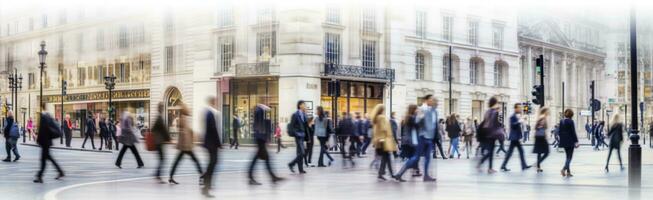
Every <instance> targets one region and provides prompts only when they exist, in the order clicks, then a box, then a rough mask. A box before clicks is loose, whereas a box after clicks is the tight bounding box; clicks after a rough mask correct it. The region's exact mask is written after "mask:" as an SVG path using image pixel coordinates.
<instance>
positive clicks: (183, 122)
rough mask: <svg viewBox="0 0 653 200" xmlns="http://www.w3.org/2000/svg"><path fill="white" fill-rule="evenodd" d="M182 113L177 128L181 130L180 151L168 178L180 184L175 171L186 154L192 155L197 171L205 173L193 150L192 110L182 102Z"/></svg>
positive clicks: (178, 142)
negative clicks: (190, 123) (175, 177)
mask: <svg viewBox="0 0 653 200" xmlns="http://www.w3.org/2000/svg"><path fill="white" fill-rule="evenodd" d="M180 114H181V116H180V118H179V123H177V126H178V128H177V130H179V135H178V136H177V150H179V152H178V153H177V158H176V159H175V162H174V164H172V169H170V178H169V179H168V183H171V184H179V183H178V182H177V181H175V179H174V176H175V171H177V166H178V165H179V162H180V161H181V159H182V158H183V157H184V155H188V156H190V158H191V159H192V160H193V162H194V163H195V167H196V168H197V172H198V173H199V174H200V176H202V175H203V173H202V166H201V165H200V162H199V161H198V160H197V157H196V156H195V153H194V152H193V148H194V147H195V137H194V134H193V129H191V127H190V125H189V122H188V121H190V118H189V116H190V110H188V107H186V105H185V104H181V111H180ZM200 179H201V178H200ZM201 182H202V181H201V180H200V183H201Z"/></svg>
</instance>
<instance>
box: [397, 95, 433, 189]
mask: <svg viewBox="0 0 653 200" xmlns="http://www.w3.org/2000/svg"><path fill="white" fill-rule="evenodd" d="M418 112H419V110H418V109H417V105H415V104H410V105H408V111H407V112H406V115H404V119H403V120H402V121H401V132H402V136H401V143H402V145H401V154H402V155H403V156H406V157H409V159H408V160H406V162H405V163H404V165H403V166H402V167H401V169H400V170H399V171H398V172H397V174H395V175H394V179H395V180H397V181H399V182H404V181H405V180H404V179H402V178H401V177H402V176H403V175H404V173H405V172H406V170H408V169H417V170H418V171H419V168H418V166H419V157H420V156H421V154H420V153H421V151H420V150H421V149H419V148H418V146H419V142H420V140H419V139H418V137H419V134H418V132H419V124H418V122H417V114H418ZM426 157H427V159H428V155H427V156H426Z"/></svg>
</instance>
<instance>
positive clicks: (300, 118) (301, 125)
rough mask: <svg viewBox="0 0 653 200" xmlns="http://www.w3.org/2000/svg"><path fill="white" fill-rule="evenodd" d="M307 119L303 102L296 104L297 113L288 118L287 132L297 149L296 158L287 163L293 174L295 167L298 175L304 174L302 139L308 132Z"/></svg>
mask: <svg viewBox="0 0 653 200" xmlns="http://www.w3.org/2000/svg"><path fill="white" fill-rule="evenodd" d="M307 119H308V118H307V117H306V103H305V102H304V101H303V100H299V101H298V102H297V111H296V112H295V113H293V115H292V117H290V126H289V127H290V128H291V130H289V131H288V132H289V133H291V136H293V137H294V138H295V146H296V148H297V157H295V159H293V160H292V161H291V162H290V163H288V168H289V169H290V171H291V172H293V173H294V172H295V169H294V167H295V165H297V167H298V168H299V173H300V174H305V173H306V171H304V164H303V163H302V161H303V159H304V151H305V150H304V137H306V131H307V130H308V120H307Z"/></svg>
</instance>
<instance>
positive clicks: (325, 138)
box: [314, 106, 334, 167]
mask: <svg viewBox="0 0 653 200" xmlns="http://www.w3.org/2000/svg"><path fill="white" fill-rule="evenodd" d="M314 131H315V136H317V140H318V141H319V142H320V156H319V157H318V158H317V166H318V167H326V165H324V156H325V155H326V157H327V158H328V159H329V163H328V165H329V166H331V162H333V157H331V155H330V154H329V149H328V146H327V143H328V142H329V136H330V135H332V134H333V132H334V128H333V123H332V121H331V119H330V118H329V116H328V113H326V112H325V111H324V108H323V107H322V106H318V107H317V117H316V119H315V123H314Z"/></svg>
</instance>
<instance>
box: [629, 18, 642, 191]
mask: <svg viewBox="0 0 653 200" xmlns="http://www.w3.org/2000/svg"><path fill="white" fill-rule="evenodd" d="M636 27H637V26H636V21H635V7H634V6H633V7H632V8H631V10H630V60H631V62H630V85H631V86H630V103H631V107H630V109H631V110H630V111H631V113H632V114H631V122H630V137H629V138H630V142H631V143H630V146H629V147H628V186H630V187H635V188H639V187H641V184H642V147H641V146H640V145H639V130H638V128H639V126H638V125H637V123H638V121H637V117H638V116H637V99H638V98H637V87H638V84H639V81H638V80H639V79H638V78H637V28H636Z"/></svg>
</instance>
